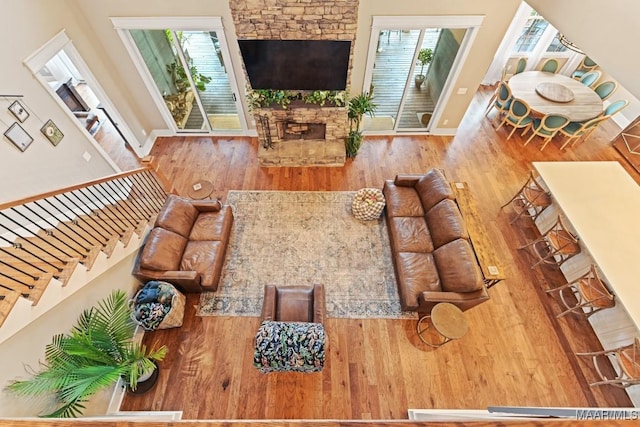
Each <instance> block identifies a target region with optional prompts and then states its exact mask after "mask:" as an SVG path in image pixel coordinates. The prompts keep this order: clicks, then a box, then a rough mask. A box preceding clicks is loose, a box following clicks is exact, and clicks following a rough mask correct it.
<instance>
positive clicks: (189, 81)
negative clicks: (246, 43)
mask: <svg viewBox="0 0 640 427" xmlns="http://www.w3.org/2000/svg"><path fill="white" fill-rule="evenodd" d="M113 21H114V24H115V25H116V28H119V29H120V34H121V36H122V37H123V40H124V41H125V44H126V45H127V48H128V49H129V51H130V53H131V55H132V57H134V59H135V60H136V64H137V67H138V70H139V71H140V73H141V74H142V76H143V78H144V80H145V83H146V84H147V86H148V87H149V90H150V91H152V92H153V94H152V95H153V96H154V99H156V100H157V101H156V102H157V104H158V106H159V108H160V109H161V110H162V113H163V116H164V117H166V118H167V120H168V121H171V122H172V124H173V125H174V127H175V129H176V131H177V132H211V131H242V130H246V121H245V118H244V115H243V113H242V111H243V109H242V106H241V104H240V102H239V99H238V96H237V95H236V94H237V93H238V86H237V83H236V81H235V80H234V77H233V76H234V73H233V70H231V69H230V68H229V66H230V64H229V61H225V58H229V55H228V52H227V50H226V49H227V44H226V42H225V39H224V33H223V31H222V24H221V21H220V19H219V18H215V19H214V18H207V19H205V18H202V19H197V20H194V19H193V18H166V19H163V18H146V19H140V20H137V19H136V18H113ZM182 21H184V23H181V22H182ZM194 28H195V29H194Z"/></svg>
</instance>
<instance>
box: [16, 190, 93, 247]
mask: <svg viewBox="0 0 640 427" xmlns="http://www.w3.org/2000/svg"><path fill="white" fill-rule="evenodd" d="M34 204H35V205H36V206H38V207H39V208H40V209H42V207H41V206H40V205H38V203H37V202H34ZM22 207H23V208H25V209H27V210H28V211H29V212H31V213H32V214H34V215H35V216H37V217H38V218H40V220H42V221H44V222H46V223H47V224H49V225H50V226H51V227H52V228H54V229H55V230H56V231H59V232H60V234H62V235H63V236H65V237H67V238H69V239H70V240H71V241H72V242H73V243H75V244H77V245H78V246H80V247H81V248H82V249H84V250H85V251H86V252H87V253H89V252H90V251H91V250H90V249H89V248H86V247H84V246H82V245H81V244H80V242H77V241H76V240H75V239H74V238H72V237H71V236H69V235H68V234H67V233H65V232H64V231H62V230H60V229H59V228H56V226H55V225H53V224H51V223H50V222H49V221H48V220H46V219H45V218H43V217H42V216H41V215H39V214H37V213H36V212H35V211H34V210H33V209H31V208H30V207H29V206H28V205H22ZM17 208H18V206H16V207H13V208H11V211H13V212H15V213H17V214H18V215H20V216H22V217H23V218H24V219H26V220H27V221H29V217H27V216H26V215H24V214H23V213H22V212H20V211H19V210H18V209H17ZM45 212H46V211H45ZM32 224H33V225H35V226H36V227H38V228H39V229H40V230H42V231H44V232H45V233H47V235H49V236H51V237H53V238H54V239H56V240H57V241H59V242H60V243H62V244H63V245H65V246H67V247H68V248H69V249H71V250H73V251H75V252H77V253H78V254H79V255H80V256H82V257H83V258H86V257H87V256H86V255H83V254H82V252H80V251H79V250H78V249H77V248H74V247H73V246H71V245H70V244H69V243H67V242H65V241H64V240H62V239H60V238H59V237H58V236H56V235H55V234H53V230H47V229H46V228H43V227H41V226H40V225H38V224H37V223H35V222H33V223H32Z"/></svg>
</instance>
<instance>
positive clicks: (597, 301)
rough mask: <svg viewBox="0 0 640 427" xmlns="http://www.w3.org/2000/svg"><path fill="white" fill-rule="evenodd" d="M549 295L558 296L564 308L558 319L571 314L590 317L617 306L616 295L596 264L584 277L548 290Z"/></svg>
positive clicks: (592, 265)
mask: <svg viewBox="0 0 640 427" xmlns="http://www.w3.org/2000/svg"><path fill="white" fill-rule="evenodd" d="M547 293H548V294H553V293H555V294H557V295H558V299H559V300H560V303H561V304H562V305H563V306H564V309H563V311H562V312H560V313H558V315H557V316H556V317H557V318H558V319H559V318H561V317H563V316H565V315H567V314H569V313H573V314H577V315H580V316H584V317H589V316H591V315H592V314H594V313H597V312H598V311H600V310H603V309H605V308H611V307H614V306H615V305H616V302H615V296H614V294H613V293H612V292H611V291H610V290H609V288H608V286H607V284H606V282H605V281H604V279H602V277H600V273H599V272H598V267H597V266H596V265H595V264H591V266H590V267H589V271H587V272H586V273H584V274H583V275H582V276H580V277H578V278H577V279H575V280H573V281H571V282H569V283H566V284H564V285H562V286H560V287H557V288H553V289H548V290H547Z"/></svg>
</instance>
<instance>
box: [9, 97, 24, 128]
mask: <svg viewBox="0 0 640 427" xmlns="http://www.w3.org/2000/svg"><path fill="white" fill-rule="evenodd" d="M9 111H11V113H13V115H14V116H16V119H18V120H20V123H23V122H24V121H25V120H27V118H28V117H29V112H28V111H27V109H26V108H24V105H22V104H21V103H20V101H13V103H12V104H11V105H9Z"/></svg>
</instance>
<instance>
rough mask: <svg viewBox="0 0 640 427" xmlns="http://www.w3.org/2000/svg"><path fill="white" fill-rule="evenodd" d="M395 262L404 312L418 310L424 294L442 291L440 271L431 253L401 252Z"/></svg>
mask: <svg viewBox="0 0 640 427" xmlns="http://www.w3.org/2000/svg"><path fill="white" fill-rule="evenodd" d="M395 261H396V271H397V276H398V277H397V279H398V293H399V294H400V305H401V306H402V309H403V310H416V309H417V308H418V295H420V294H421V293H422V292H424V291H440V290H442V289H441V287H440V280H439V278H438V270H437V269H436V265H435V263H434V259H433V256H432V255H431V254H430V253H417V252H399V253H398V254H397V255H396V257H395Z"/></svg>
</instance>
